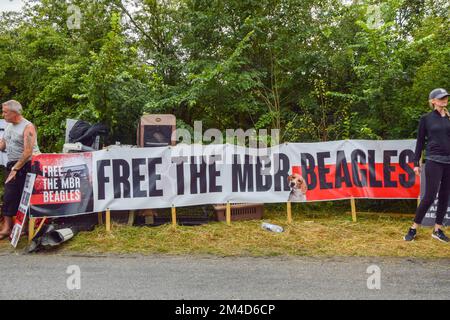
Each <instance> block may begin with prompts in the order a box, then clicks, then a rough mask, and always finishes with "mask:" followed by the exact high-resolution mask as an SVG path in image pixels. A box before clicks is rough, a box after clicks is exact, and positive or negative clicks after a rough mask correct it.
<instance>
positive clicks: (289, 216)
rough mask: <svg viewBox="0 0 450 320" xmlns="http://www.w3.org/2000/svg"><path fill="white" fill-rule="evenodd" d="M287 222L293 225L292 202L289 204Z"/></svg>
mask: <svg viewBox="0 0 450 320" xmlns="http://www.w3.org/2000/svg"><path fill="white" fill-rule="evenodd" d="M287 220H288V224H291V223H292V206H291V202H290V201H288V202H287Z"/></svg>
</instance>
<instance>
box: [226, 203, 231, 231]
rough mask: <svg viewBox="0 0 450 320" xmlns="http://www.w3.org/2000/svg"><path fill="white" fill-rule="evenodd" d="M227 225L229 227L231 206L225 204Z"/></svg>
mask: <svg viewBox="0 0 450 320" xmlns="http://www.w3.org/2000/svg"><path fill="white" fill-rule="evenodd" d="M226 217H227V225H229V226H231V204H230V202H227V208H226Z"/></svg>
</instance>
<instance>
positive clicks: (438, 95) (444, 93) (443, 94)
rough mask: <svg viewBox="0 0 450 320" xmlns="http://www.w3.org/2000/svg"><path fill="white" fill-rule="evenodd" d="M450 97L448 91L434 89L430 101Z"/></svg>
mask: <svg viewBox="0 0 450 320" xmlns="http://www.w3.org/2000/svg"><path fill="white" fill-rule="evenodd" d="M448 96H450V94H448V92H447V90H445V89H442V88H438V89H434V90H433V91H431V92H430V97H429V100H431V99H442V98H445V97H448Z"/></svg>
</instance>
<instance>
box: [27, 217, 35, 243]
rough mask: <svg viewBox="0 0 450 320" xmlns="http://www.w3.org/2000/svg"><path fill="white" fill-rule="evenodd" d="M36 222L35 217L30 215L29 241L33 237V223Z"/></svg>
mask: <svg viewBox="0 0 450 320" xmlns="http://www.w3.org/2000/svg"><path fill="white" fill-rule="evenodd" d="M35 223H36V218H32V217H30V220H29V221H28V242H31V240H33V238H34V225H35Z"/></svg>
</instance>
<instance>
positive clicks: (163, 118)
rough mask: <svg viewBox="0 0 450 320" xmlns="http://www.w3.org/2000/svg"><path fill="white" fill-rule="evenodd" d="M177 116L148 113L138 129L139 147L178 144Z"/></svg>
mask: <svg viewBox="0 0 450 320" xmlns="http://www.w3.org/2000/svg"><path fill="white" fill-rule="evenodd" d="M176 121H177V119H176V117H175V116H174V115H173V114H146V115H143V116H142V117H141V120H140V121H139V125H138V129H137V145H138V146H139V147H143V148H148V147H164V146H169V145H172V146H174V145H176V137H175V134H174V133H175V130H176Z"/></svg>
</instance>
